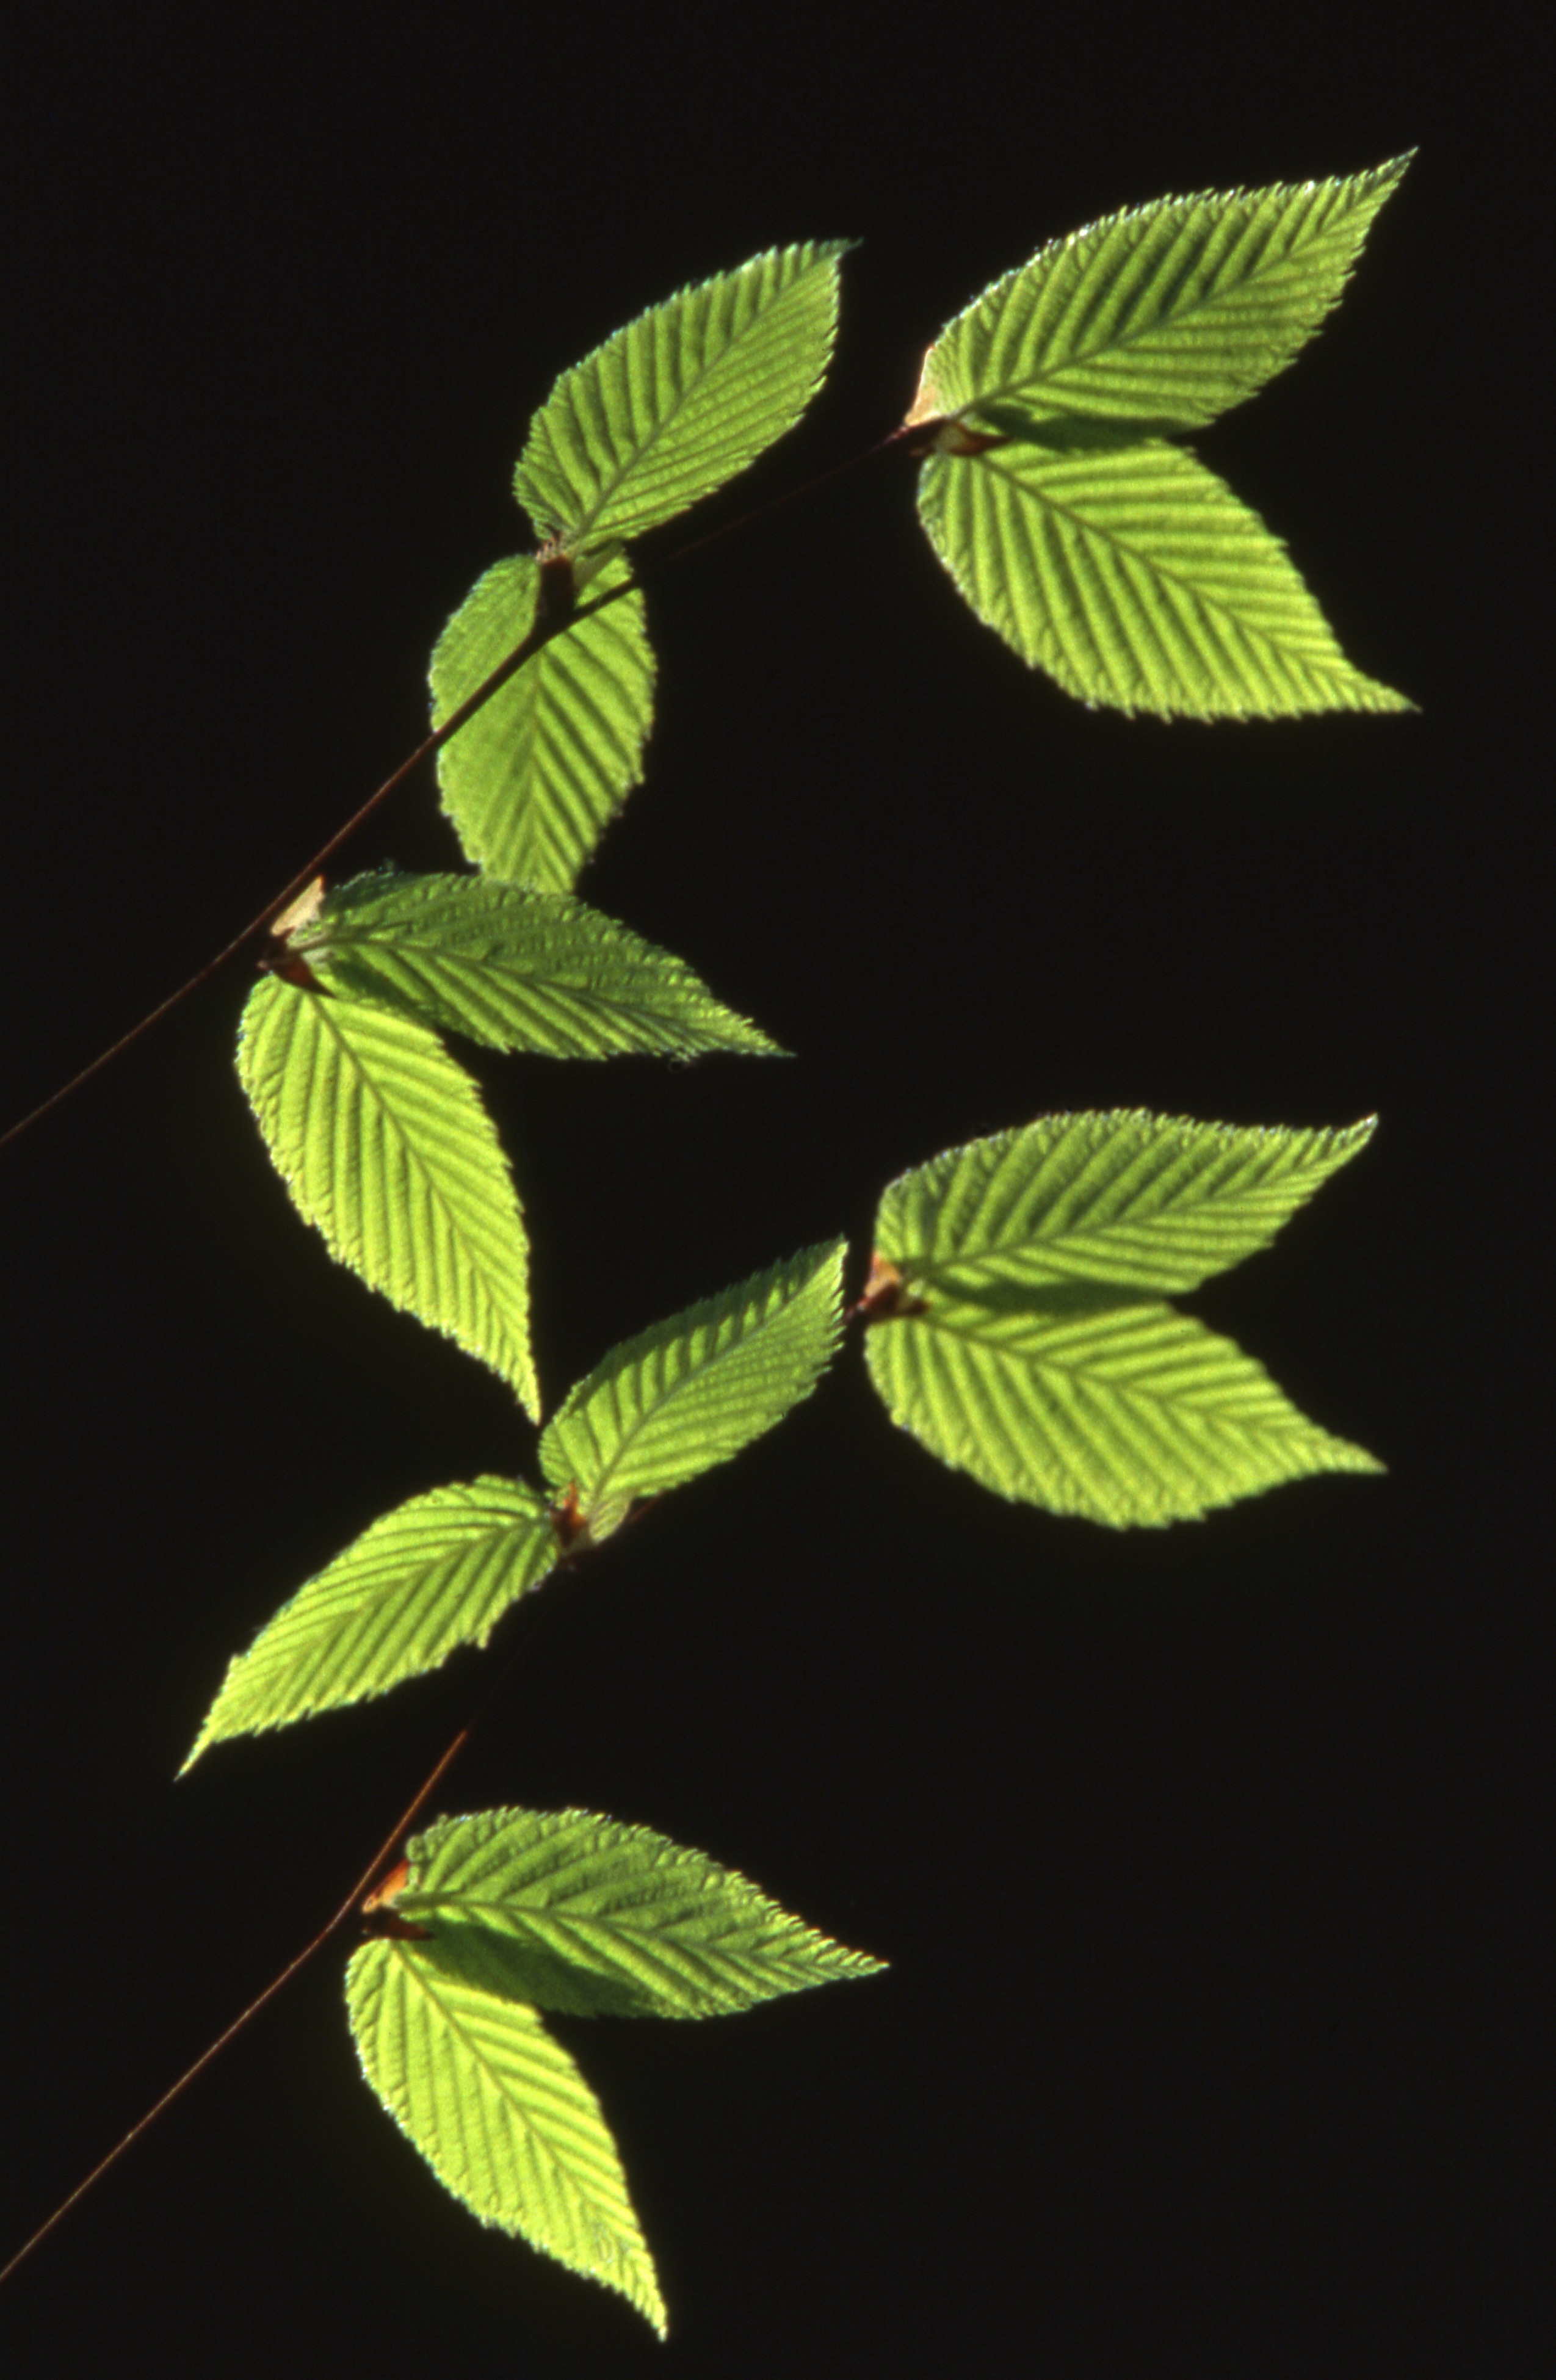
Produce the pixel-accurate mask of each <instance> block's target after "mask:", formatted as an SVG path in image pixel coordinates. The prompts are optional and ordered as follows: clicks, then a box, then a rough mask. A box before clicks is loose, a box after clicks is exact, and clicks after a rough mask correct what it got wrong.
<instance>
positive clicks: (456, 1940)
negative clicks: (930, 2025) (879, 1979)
mask: <svg viewBox="0 0 1556 2380" xmlns="http://www.w3.org/2000/svg"><path fill="white" fill-rule="evenodd" d="M409 1858H410V1863H411V1876H410V1880H409V1881H408V1883H407V1885H406V1886H405V1887H404V1888H402V1890H401V1891H400V1892H399V1893H398V1894H397V1895H396V1897H395V1910H396V1913H398V1914H399V1915H400V1916H402V1917H404V1918H407V1919H409V1920H410V1921H412V1922H413V1923H415V1924H418V1925H425V1926H428V1927H429V1928H430V1929H431V1930H432V1935H433V1940H432V1942H431V1943H430V1944H428V1945H427V1946H426V1947H425V1952H424V1955H425V1956H427V1957H428V1958H429V1959H431V1960H432V1961H433V1962H434V1963H437V1964H439V1965H440V1966H441V1967H443V1968H444V1969H445V1970H446V1971H447V1972H449V1973H456V1974H458V1975H461V1976H462V1977H463V1978H464V1979H465V1980H466V1981H467V1982H468V1983H470V1984H472V1985H478V1986H480V1987H481V1988H483V1989H485V1990H488V1991H492V1992H498V1993H506V1994H510V1995H512V1996H514V1997H516V1998H519V1999H524V2000H532V2001H534V2002H536V2003H537V2004H538V2005H539V2006H541V2007H542V2008H550V2009H555V2010H561V2011H565V2012H566V2013H568V2014H571V2015H575V2016H659V2017H704V2016H719V2015H725V2014H729V2013H732V2012H734V2011H735V2010H741V2009H746V2008H750V2007H752V2006H753V2005H755V2003H756V2002H758V2001H760V2000H767V1999H772V1998H776V1997H777V1996H778V1995H780V1994H782V1993H785V1992H796V1991H804V1990H807V1989H808V1988H809V1987H811V1986H812V1985H819V1984H825V1983H833V1982H840V1981H845V1980H846V1979H848V1978H850V1977H853V1976H858V1975H866V1974H870V1973H875V1972H876V1971H877V1969H878V1968H879V1966H880V1961H878V1960H875V1959H870V1958H868V1957H866V1956H865V1955H864V1954H863V1953H862V1952H860V1951H857V1950H847V1949H844V1948H843V1947H842V1946H841V1945H840V1944H839V1943H836V1942H833V1941H830V1940H829V1939H828V1937H826V1936H825V1935H824V1934H819V1933H817V1932H815V1931H814V1930H813V1929H812V1928H811V1927H810V1926H808V1925H805V1924H804V1923H803V1922H802V1921H801V1920H800V1919H799V1918H797V1917H793V1916H791V1915H790V1914H789V1913H787V1911H785V1910H784V1909H781V1908H780V1907H779V1906H778V1904H777V1903H776V1901H772V1900H769V1899H768V1898H767V1896H766V1894H765V1893H763V1892H760V1891H759V1889H758V1888H757V1887H756V1886H755V1885H754V1884H751V1883H748V1880H747V1879H746V1877H745V1876H739V1875H737V1874H736V1873H735V1871H734V1870H733V1869H730V1868H724V1867H720V1866H719V1865H718V1864H717V1863H716V1862H715V1861H713V1860H711V1859H710V1858H708V1856H707V1855H706V1853H705V1852H698V1851H692V1850H689V1849H687V1847H686V1846H685V1845H683V1844H680V1843H675V1842H672V1841H670V1840H668V1839H667V1838H666V1837H665V1836H663V1835H658V1834H654V1833H651V1832H650V1829H649V1828H647V1827H629V1826H624V1825H621V1824H620V1823H619V1822H618V1821H616V1820H614V1819H612V1818H602V1817H597V1816H594V1815H591V1814H590V1812H588V1811H584V1810H561V1811H536V1810H482V1811H478V1812H477V1813H476V1814H475V1815H473V1816H471V1817H464V1818H444V1819H441V1820H440V1821H439V1822H438V1823H437V1824H436V1825H435V1826H433V1827H431V1828H428V1829H427V1830H426V1832H425V1833H423V1834H421V1835H419V1836H418V1837H417V1838H416V1839H415V1840H413V1841H412V1842H411V1844H410V1846H409Z"/></svg>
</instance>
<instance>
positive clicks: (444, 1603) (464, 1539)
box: [179, 1476, 560, 1775]
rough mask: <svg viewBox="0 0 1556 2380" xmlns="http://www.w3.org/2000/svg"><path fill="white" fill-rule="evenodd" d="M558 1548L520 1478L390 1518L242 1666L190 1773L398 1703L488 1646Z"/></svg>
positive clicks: (442, 1492)
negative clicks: (316, 1725) (271, 1740)
mask: <svg viewBox="0 0 1556 2380" xmlns="http://www.w3.org/2000/svg"><path fill="white" fill-rule="evenodd" d="M559 1551H560V1548H558V1546H557V1542H556V1537H555V1533H554V1531H553V1527H552V1524H551V1516H550V1511H549V1508H548V1506H547V1504H546V1502H545V1500H544V1498H543V1497H541V1496H540V1495H538V1494H537V1493H536V1491H535V1490H534V1489H533V1488H527V1487H525V1486H524V1485H523V1484H522V1483H520V1482H517V1481H513V1480H506V1479H498V1478H492V1477H490V1476H488V1477H482V1478H480V1479H476V1480H473V1481H472V1482H471V1483H470V1484H469V1485H468V1487H464V1486H455V1487H448V1488H432V1489H430V1490H429V1491H428V1492H427V1493H426V1494H425V1495H422V1496H413V1497H412V1498H411V1499H410V1500H409V1501H408V1502H407V1503H405V1504H401V1505H398V1506H396V1508H395V1510H394V1511H393V1512H384V1513H382V1514H381V1515H380V1516H379V1518H378V1519H377V1520H376V1521H373V1522H371V1524H370V1525H369V1526H368V1527H367V1528H366V1529H365V1530H364V1531H363V1533H362V1535H361V1536H359V1537H358V1538H357V1539H356V1540H355V1541H354V1543H353V1544H351V1545H350V1546H348V1547H347V1548H346V1550H345V1552H344V1553H341V1554H338V1555H337V1556H336V1557H335V1559H334V1561H332V1562H329V1563H327V1564H326V1566H325V1567H324V1569H323V1570H322V1571H320V1572H318V1573H316V1575H315V1576H314V1577H312V1578H311V1579H310V1580H308V1582H307V1583H306V1584H305V1585H303V1586H301V1587H299V1588H298V1592H297V1594H296V1595H294V1596H293V1597H292V1598H291V1600H290V1601H289V1602H288V1603H286V1604H283V1606H282V1608H281V1609H280V1610H279V1611H278V1612H276V1613H275V1615H274V1618H273V1619H271V1620H269V1621H266V1623H265V1625H264V1627H263V1628H261V1631H260V1633H259V1634H258V1635H257V1637H256V1638H255V1640H254V1642H253V1644H252V1645H250V1646H249V1650H248V1652H246V1653H240V1654H238V1655H237V1656H236V1657H235V1658H234V1659H233V1660H232V1661H231V1663H230V1664H229V1665H228V1669H227V1673H226V1676H225V1679H224V1680H223V1682H222V1685H221V1688H220V1690H219V1692H218V1693H217V1695H216V1698H215V1700H214V1701H213V1704H212V1706H211V1708H210V1710H209V1711H208V1712H207V1713H206V1716H205V1718H204V1721H203V1723H202V1725H201V1730H200V1734H199V1736H198V1738H197V1740H196V1742H195V1744H194V1748H193V1750H192V1751H191V1752H190V1754H189V1756H188V1759H187V1760H186V1761H185V1763H184V1769H181V1770H180V1771H179V1774H180V1775H182V1774H183V1773H184V1770H187V1769H188V1768H191V1767H193V1766H194V1764H195V1762H196V1761H197V1760H198V1759H199V1758H200V1755H201V1753H202V1752H204V1751H205V1750H206V1749H207V1748H208V1747H209V1746H210V1745H211V1744H213V1743H220V1742H222V1741H223V1740H224V1739H225V1738H227V1737H231V1736H237V1735H253V1734H258V1733H260V1732H261V1730H266V1729H269V1728H274V1727H284V1726H287V1725H289V1724H290V1723H291V1722H292V1721H294V1720H296V1719H300V1718H311V1717H312V1716H313V1715H314V1714H315V1713H316V1712H319V1711H323V1710H335V1709H339V1708H341V1707H343V1706H345V1705H346V1704H348V1703H354V1702H361V1701H364V1700H366V1699H367V1698H369V1697H371V1696H372V1695H376V1694H386V1693H387V1692H388V1691H389V1689H390V1688H391V1687H392V1686H395V1685H398V1684H400V1683H401V1682H402V1681H403V1680H405V1679H407V1678H413V1677H419V1676H421V1675H423V1674H424V1673H425V1672H426V1671H427V1670H433V1669H436V1668H438V1667H439V1666H440V1664H441V1663H442V1662H444V1661H445V1660H446V1659H447V1658H448V1656H449V1654H450V1653H452V1652H453V1651H454V1650H455V1649H456V1646H458V1645H485V1644H486V1642H487V1641H488V1639H489V1638H490V1636H491V1633H492V1629H493V1628H494V1627H495V1626H496V1624H497V1622H498V1621H499V1620H500V1619H501V1618H502V1617H503V1614H504V1612H505V1611H506V1610H507V1609H508V1608H509V1606H510V1605H511V1604H513V1603H515V1602H517V1599H518V1598H519V1597H520V1596H522V1595H524V1594H526V1593H528V1592H529V1590H530V1589H531V1588H533V1587H536V1586H538V1585H540V1583H541V1580H542V1579H543V1578H544V1577H545V1576H546V1574H547V1573H548V1572H550V1571H551V1570H552V1569H553V1567H554V1565H555V1563H556V1560H557V1559H558V1554H559Z"/></svg>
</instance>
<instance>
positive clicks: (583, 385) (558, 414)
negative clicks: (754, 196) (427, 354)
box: [514, 240, 848, 553]
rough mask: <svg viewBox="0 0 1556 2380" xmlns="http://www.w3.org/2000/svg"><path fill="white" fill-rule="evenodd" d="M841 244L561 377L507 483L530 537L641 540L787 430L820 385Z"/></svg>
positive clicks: (719, 295)
mask: <svg viewBox="0 0 1556 2380" xmlns="http://www.w3.org/2000/svg"><path fill="white" fill-rule="evenodd" d="M847 245H848V243H847V242H846V241H845V240H828V241H823V242H817V241H814V240H807V241H805V242H804V243H803V244H802V245H801V246H799V247H796V248H784V249H772V251H771V252H770V253H769V254H768V255H766V256H758V257H753V258H752V260H751V261H750V262H749V263H748V264H743V265H742V266H741V267H740V268H739V270H738V272H735V273H721V274H720V275H719V276H718V277H717V278H716V279H715V280H712V281H705V282H703V283H702V284H701V285H700V287H699V288H696V289H685V290H683V291H682V292H681V293H680V295H679V296H678V297H672V298H669V299H668V300H667V301H666V302H665V304H663V306H654V307H650V310H649V311H648V312H647V313H646V314H640V315H639V316H638V319H637V321H636V322H629V323H628V324H627V325H626V329H625V330H621V331H617V332H616V333H615V334H614V336H613V337H612V338H609V339H607V340H606V341H605V344H604V346H601V347H596V349H595V351H594V353H593V354H592V355H591V356H589V357H587V358H585V360H584V361H583V362H582V363H581V364H576V365H575V366H574V368H573V370H571V371H567V372H564V373H563V375H562V377H561V379H560V380H559V381H558V382H557V383H556V385H555V387H554V388H553V390H552V393H551V395H550V396H549V397H548V398H547V399H546V402H545V404H544V405H543V406H542V407H541V410H540V412H539V413H537V414H536V416H535V418H534V420H533V421H532V422H531V423H530V425H529V442H528V443H527V444H526V446H525V449H524V453H523V455H522V456H521V457H520V460H519V465H518V469H517V475H516V477H515V481H514V488H515V492H516V494H517V497H518V501H519V503H520V504H523V506H524V507H525V509H526V511H527V512H528V513H529V516H530V518H531V519H532V520H533V521H534V523H535V526H536V528H537V529H539V530H540V531H541V534H542V535H543V536H546V537H554V538H557V539H559V540H560V541H561V543H562V545H563V546H564V548H565V550H566V551H567V552H568V553H582V552H584V551H586V550H587V549H589V548H590V547H591V546H598V545H602V544H605V543H608V542H609V541H611V540H614V539H629V538H634V537H640V536H641V535H642V534H643V532H644V530H645V529H650V528H654V527H656V526H657V524H658V523H659V522H661V521H667V520H670V519H671V518H673V516H675V514H676V513H680V512H684V511H685V510H686V508H687V505H688V504H695V503H696V502H697V500H698V498H699V496H706V495H708V494H710V493H711V492H712V490H713V489H714V488H717V487H722V486H723V482H724V481H725V480H730V479H733V478H734V477H735V473H736V472H737V471H743V470H744V469H745V468H746V466H747V465H748V463H751V462H754V461H755V459H756V457H757V456H758V455H760V453H761V451H762V449H763V448H764V447H766V446H771V445H772V442H773V440H774V439H775V438H781V437H782V436H783V434H784V431H786V430H789V429H792V428H793V426H794V424H795V423H796V421H797V420H798V419H799V417H800V415H801V414H802V413H803V412H804V410H805V408H806V407H807V406H808V404H809V402H810V399H811V398H812V397H813V396H814V395H815V394H816V391H817V390H818V389H819V388H820V386H821V382H822V380H823V379H824V377H825V375H826V369H827V364H828V362H829V360H830V358H831V356H832V349H833V339H834V337H835V335H836V331H837V297H838V287H837V281H838V261H839V259H840V258H841V257H842V256H843V255H844V253H845V249H846V248H847Z"/></svg>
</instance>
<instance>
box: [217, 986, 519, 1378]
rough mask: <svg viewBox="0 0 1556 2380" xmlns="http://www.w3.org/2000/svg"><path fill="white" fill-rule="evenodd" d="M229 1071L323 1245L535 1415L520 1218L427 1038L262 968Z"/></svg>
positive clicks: (489, 1134) (476, 1113) (405, 1022)
mask: <svg viewBox="0 0 1556 2380" xmlns="http://www.w3.org/2000/svg"><path fill="white" fill-rule="evenodd" d="M237 1071H238V1075H239V1077H240V1079H241V1081H242V1084H243V1087H244V1089H245V1091H246V1092H247V1093H248V1095H249V1101H250V1104H251V1105H252V1107H253V1110H254V1113H255V1115H256V1116H257V1117H258V1119H259V1123H260V1129H261V1132H262V1133H263V1135H264V1138H265V1142H266V1145H267V1147H269V1150H270V1153H271V1156H272V1158H273V1159H274V1162H275V1166H276V1170H277V1172H279V1173H280V1175H281V1178H282V1180H283V1181H284V1182H285V1183H286V1187H287V1189H288V1190H289V1191H290V1193H291V1196H292V1199H293V1203H294V1204H295V1205H296V1207H297V1208H298V1212H299V1213H300V1214H301V1215H303V1216H304V1217H305V1219H306V1220H308V1221H309V1222H310V1223H314V1224H316V1225H317V1226H318V1228H319V1230H320V1231H321V1232H322V1233H323V1235H324V1238H325V1240H326V1241H327V1242H328V1244H329V1246H330V1249H331V1252H332V1253H333V1254H334V1255H335V1256H337V1257H339V1258H340V1259H341V1261H342V1263H344V1264H348V1265H350V1266H351V1267H352V1269H354V1270H355V1271H357V1272H359V1273H360V1275H361V1277H362V1279H363V1280H364V1281H367V1283H368V1284H369V1286H370V1287H371V1288H373V1289H377V1290H381V1291H382V1292H383V1295H384V1296H385V1297H387V1298H388V1299H389V1300H390V1301H391V1303H392V1304H393V1305H397V1306H399V1307H401V1308H402V1309H403V1310H404V1311H405V1312H406V1313H407V1314H414V1315H416V1316H418V1317H419V1319H420V1320H421V1321H423V1322H426V1323H428V1324H430V1325H431V1326H432V1329H433V1330H441V1331H443V1332H444V1333H445V1335H446V1336H447V1337H449V1338H450V1339H454V1340H456V1341H457V1342H458V1343H459V1345H460V1346H461V1347H464V1348H466V1349H467V1350H468V1353H469V1354H472V1355H479V1356H480V1359H481V1360H482V1362H483V1363H487V1364H490V1365H491V1366H492V1370H493V1371H495V1372H497V1373H500V1374H501V1376H502V1378H504V1379H505V1380H507V1381H508V1382H510V1383H511V1385H512V1387H513V1388H514V1390H515V1391H516V1392H517V1396H518V1398H519V1401H520V1403H522V1404H523V1405H524V1406H525V1407H526V1408H527V1409H528V1411H529V1413H530V1414H532V1415H535V1417H536V1418H537V1419H538V1418H539V1414H540V1392H539V1390H538V1389H537V1386H536V1382H535V1371H534V1365H533V1363H532V1361H531V1358H530V1354H529V1243H528V1241H527V1240H526V1238H525V1233H524V1222H523V1218H522V1216H521V1215H520V1212H519V1206H518V1200H517V1196H515V1193H514V1186H513V1182H512V1179H511V1177H510V1175H509V1172H508V1168H507V1162H506V1160H505V1159H504V1155H503V1152H502V1149H501V1147H500V1146H499V1145H498V1140H497V1135H496V1134H495V1132H494V1131H493V1130H492V1124H491V1122H490V1120H489V1119H488V1117H487V1115H486V1112H485V1110H484V1109H483V1108H482V1106H481V1104H480V1098H479V1096H478V1094H477V1091H476V1087H475V1085H474V1083H473V1082H472V1081H471V1080H470V1077H469V1076H468V1075H467V1074H466V1073H465V1071H464V1069H463V1067H461V1066H459V1065H456V1062H455V1061H454V1060H453V1059H452V1058H451V1057H450V1056H449V1054H448V1052H447V1050H445V1049H444V1046H443V1044H442V1042H441V1041H440V1040H439V1039H438V1038H437V1036H436V1035H435V1034H433V1033H430V1032H428V1030H427V1028H426V1027H425V1026H421V1025H418V1024H415V1023H414V1022H413V1021H412V1020H411V1019H410V1018H409V1017H406V1016H396V1015H394V1014H390V1013H389V1012H388V1011H387V1010H385V1009H383V1008H381V1007H379V1006H378V1005H376V1003H369V1002H359V1001H354V1000H344V999H338V998H336V997H334V995H332V994H328V993H325V992H321V991H309V990H301V989H299V988H298V987H297V986H295V985H293V984H290V983H283V982H281V981H280V980H279V979H278V978H277V977H274V976H269V977H264V978H263V979H262V980H261V982H260V983H258V984H256V986H255V988H254V990H253V991H252V992H251V993H250V995H249V1004H248V1006H247V1008H246V1009H245V1010H244V1012H243V1021H242V1024H241V1026H240V1027H239V1032H238V1043H237Z"/></svg>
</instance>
